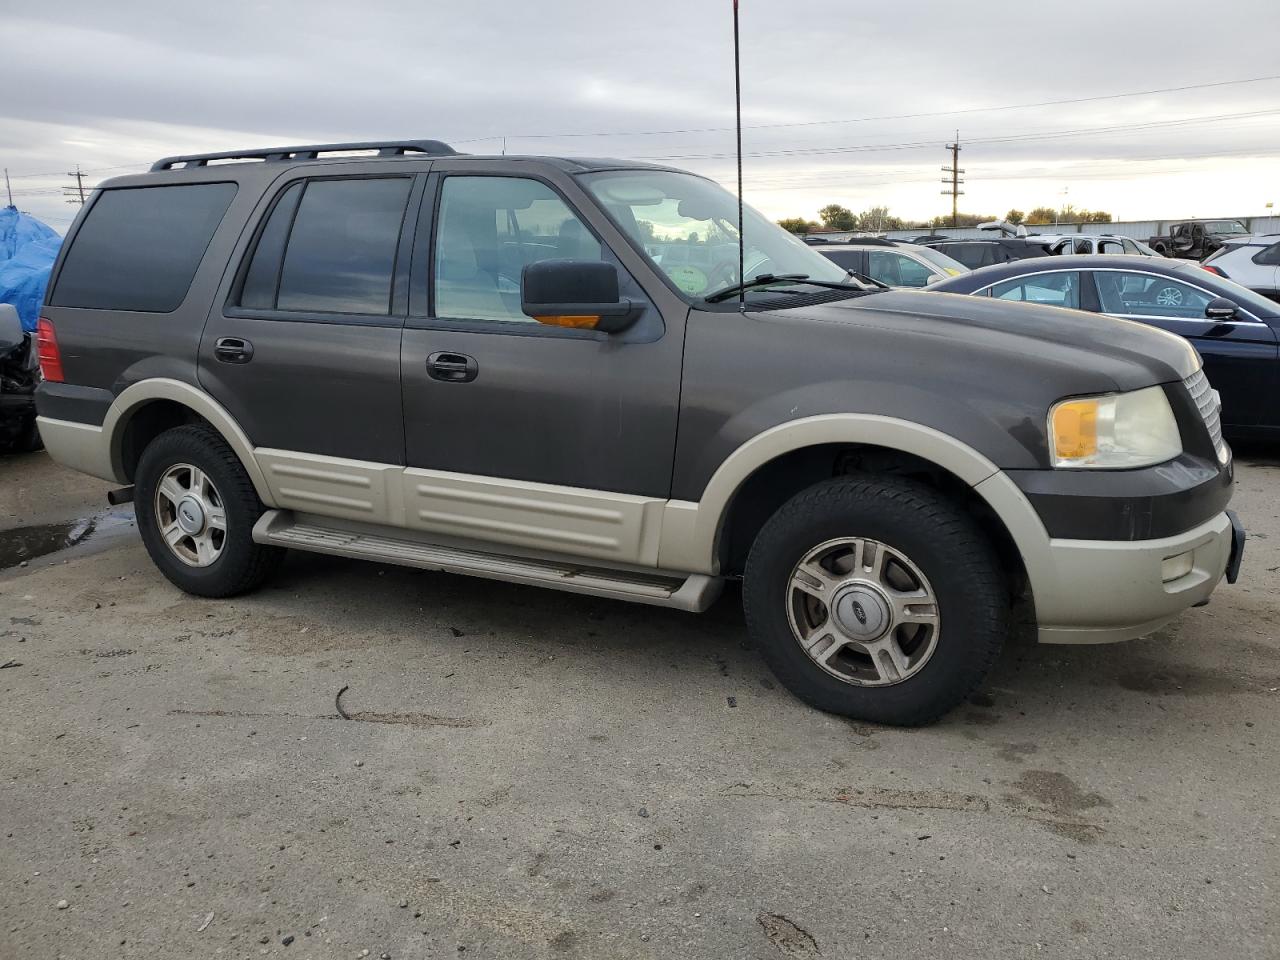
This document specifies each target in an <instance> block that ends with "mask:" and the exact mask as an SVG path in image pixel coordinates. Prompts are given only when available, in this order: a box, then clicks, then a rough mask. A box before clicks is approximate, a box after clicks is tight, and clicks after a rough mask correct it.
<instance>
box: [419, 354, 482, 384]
mask: <svg viewBox="0 0 1280 960" xmlns="http://www.w3.org/2000/svg"><path fill="white" fill-rule="evenodd" d="M479 373H480V365H479V364H478V363H476V361H475V357H468V356H467V355H466V354H465V353H433V354H431V356H429V357H427V376H429V377H430V378H431V379H432V380H440V381H443V382H444V383H470V382H471V381H472V380H474V379H475V378H476V376H477V375H478V374H479Z"/></svg>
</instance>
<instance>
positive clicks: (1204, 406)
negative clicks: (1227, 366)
mask: <svg viewBox="0 0 1280 960" xmlns="http://www.w3.org/2000/svg"><path fill="white" fill-rule="evenodd" d="M1182 385H1183V386H1184V387H1186V388H1187V392H1188V393H1190V394H1191V399H1192V400H1194V401H1195V402H1196V408H1197V409H1198V410H1199V411H1200V419H1201V420H1203V421H1204V425H1205V426H1206V427H1207V428H1208V429H1209V439H1210V440H1212V441H1213V449H1214V450H1215V451H1216V452H1217V454H1218V460H1219V462H1221V463H1226V462H1227V461H1228V460H1229V459H1231V451H1230V450H1228V449H1227V444H1226V442H1225V441H1224V440H1223V439H1222V402H1221V401H1220V400H1219V399H1218V391H1217V390H1215V389H1213V387H1212V386H1210V385H1209V378H1208V377H1206V376H1205V375H1204V370H1203V369H1200V370H1197V371H1196V372H1195V373H1193V374H1192V375H1191V376H1189V377H1187V378H1186V379H1185V380H1183V381H1182Z"/></svg>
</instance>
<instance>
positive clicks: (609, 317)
mask: <svg viewBox="0 0 1280 960" xmlns="http://www.w3.org/2000/svg"><path fill="white" fill-rule="evenodd" d="M520 309H521V310H523V311H524V313H525V315H526V316H529V317H533V319H535V320H537V321H538V322H539V323H545V324H548V325H549V326H553V327H572V328H576V329H580V330H601V331H603V332H604V333H618V332H620V331H622V330H625V329H627V327H629V326H631V325H632V324H633V323H635V322H636V318H637V317H639V315H640V309H641V308H640V305H639V304H635V303H632V302H631V301H630V300H628V299H626V298H624V297H622V296H621V295H620V294H619V292H618V268H617V267H615V266H614V265H613V264H612V263H605V262H603V261H600V260H540V261H538V262H537V263H531V264H528V265H527V266H526V267H525V268H524V271H523V273H522V274H521V276H520Z"/></svg>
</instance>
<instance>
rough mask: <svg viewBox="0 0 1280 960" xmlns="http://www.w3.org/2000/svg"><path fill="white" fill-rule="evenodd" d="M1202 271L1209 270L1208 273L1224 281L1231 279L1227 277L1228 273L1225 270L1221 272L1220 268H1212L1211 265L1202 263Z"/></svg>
mask: <svg viewBox="0 0 1280 960" xmlns="http://www.w3.org/2000/svg"><path fill="white" fill-rule="evenodd" d="M1200 269H1201V270H1208V271H1209V272H1210V273H1212V274H1213V275H1214V276H1215V277H1222V278H1223V279H1230V278H1229V277H1228V276H1227V273H1226V271H1225V270H1221V269H1219V268H1218V267H1214V266H1210V265H1209V264H1207V263H1202V264H1200Z"/></svg>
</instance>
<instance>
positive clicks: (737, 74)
mask: <svg viewBox="0 0 1280 960" xmlns="http://www.w3.org/2000/svg"><path fill="white" fill-rule="evenodd" d="M733 106H734V113H735V115H736V129H737V136H738V310H739V311H740V312H742V313H746V312H747V278H746V277H745V276H743V270H744V264H745V261H746V244H745V238H744V237H743V236H742V66H741V61H740V59H739V56H738V0H733Z"/></svg>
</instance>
